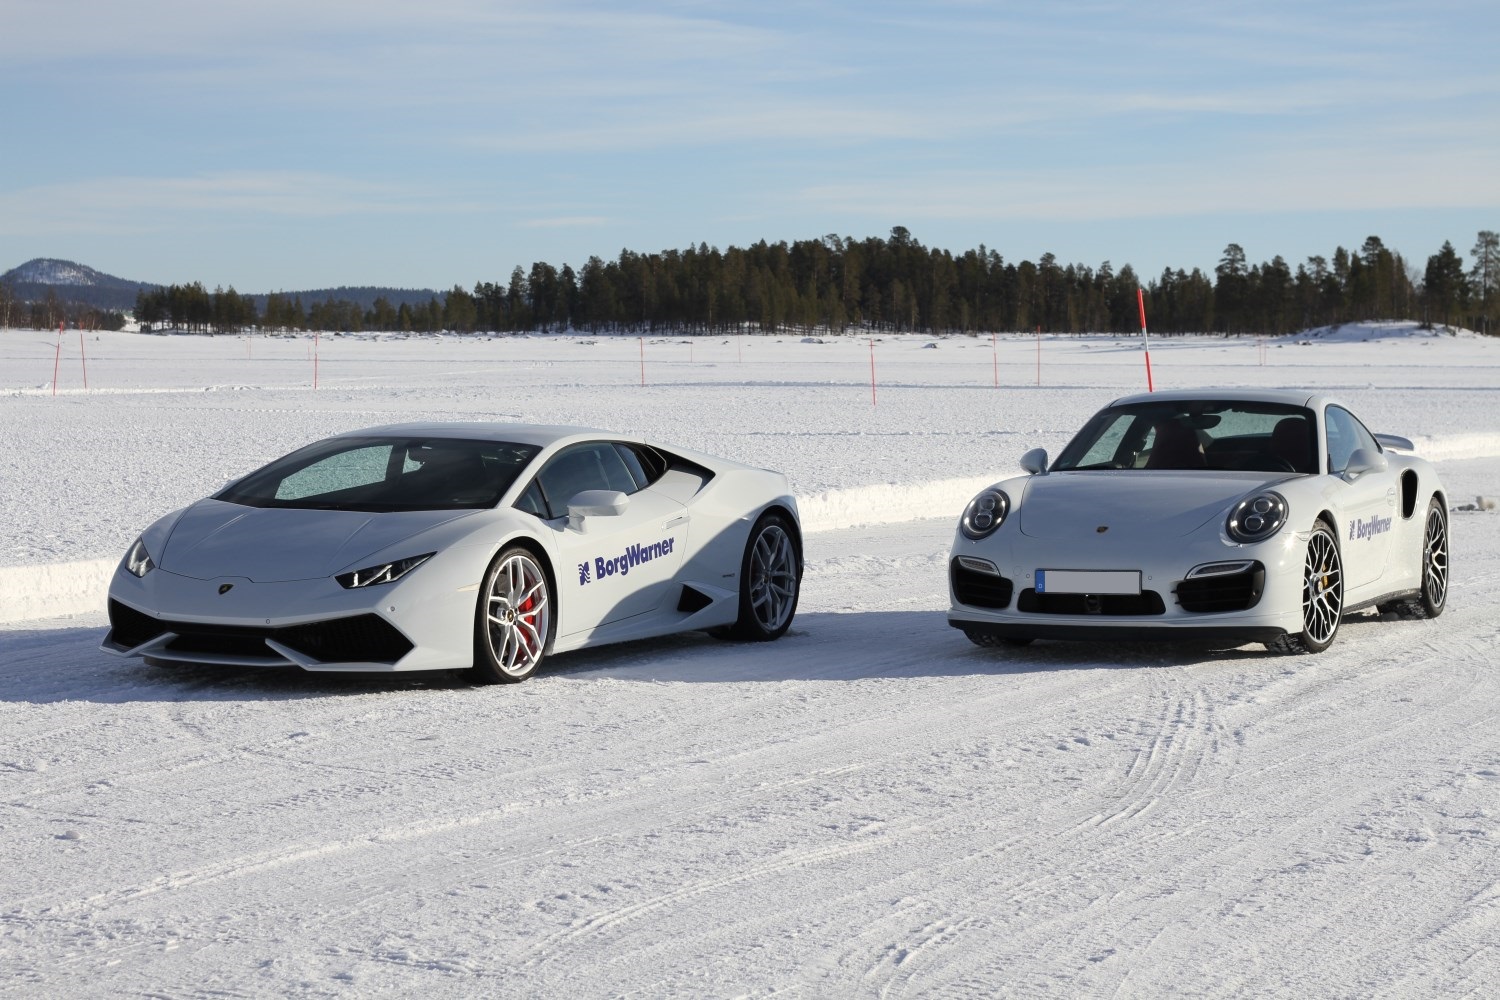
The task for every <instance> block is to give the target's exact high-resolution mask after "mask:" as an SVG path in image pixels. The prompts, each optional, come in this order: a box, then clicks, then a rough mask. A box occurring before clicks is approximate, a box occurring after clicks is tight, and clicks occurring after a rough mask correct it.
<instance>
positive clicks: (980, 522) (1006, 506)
mask: <svg viewBox="0 0 1500 1000" xmlns="http://www.w3.org/2000/svg"><path fill="white" fill-rule="evenodd" d="M1009 513H1010V497H1008V496H1006V495H1005V493H1004V492H1003V491H1001V490H996V489H988V490H985V491H984V492H983V493H981V494H979V495H978V496H977V497H975V498H974V499H973V500H970V501H969V506H967V507H965V508H964V516H963V518H962V519H960V520H959V522H958V528H959V530H960V531H962V532H963V533H964V537H965V538H972V539H974V540H975V541H978V540H979V539H981V538H988V537H989V536H990V535H992V534H994V533H995V529H996V528H998V527H1000V525H1002V524H1004V523H1005V516H1006V515H1007V514H1009Z"/></svg>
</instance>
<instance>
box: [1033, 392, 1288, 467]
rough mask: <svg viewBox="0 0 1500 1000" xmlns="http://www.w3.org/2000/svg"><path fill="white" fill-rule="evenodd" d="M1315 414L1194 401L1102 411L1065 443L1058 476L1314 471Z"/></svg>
mask: <svg viewBox="0 0 1500 1000" xmlns="http://www.w3.org/2000/svg"><path fill="white" fill-rule="evenodd" d="M1314 426H1315V422H1314V418H1313V412H1312V411H1311V410H1309V409H1307V408H1306V407H1302V406H1293V405H1289V404H1285V403H1263V402H1256V401H1254V400H1214V399H1193V400H1176V401H1171V402H1168V401H1156V400H1152V401H1150V402H1146V403H1136V404H1133V405H1130V406H1114V407H1110V408H1108V409H1105V410H1101V411H1100V412H1099V413H1097V414H1095V415H1094V417H1093V419H1092V420H1090V421H1089V422H1088V423H1087V424H1085V425H1084V427H1083V430H1081V431H1079V432H1078V435H1077V436H1076V437H1075V438H1073V440H1072V441H1070V442H1068V446H1067V447H1066V448H1064V449H1063V451H1062V454H1061V455H1059V456H1058V457H1057V461H1056V462H1054V463H1053V465H1052V469H1053V470H1054V471H1067V470H1070V469H1071V470H1085V469H1170V470H1178V471H1181V470H1194V469H1211V470H1216V471H1226V472H1245V471H1259V472H1295V473H1311V472H1315V471H1316V470H1317V438H1316V436H1315V431H1314Z"/></svg>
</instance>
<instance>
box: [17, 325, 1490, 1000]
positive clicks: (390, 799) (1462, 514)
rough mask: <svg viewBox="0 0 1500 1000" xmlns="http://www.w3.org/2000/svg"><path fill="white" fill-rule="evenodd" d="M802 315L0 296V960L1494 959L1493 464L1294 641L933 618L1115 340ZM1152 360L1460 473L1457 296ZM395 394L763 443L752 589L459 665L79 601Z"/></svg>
mask: <svg viewBox="0 0 1500 1000" xmlns="http://www.w3.org/2000/svg"><path fill="white" fill-rule="evenodd" d="M823 339H824V340H826V341H827V342H826V343H809V342H804V341H803V339H802V338H799V337H781V338H776V337H769V338H768V337H744V338H736V337H728V338H725V337H718V338H702V339H693V340H689V339H686V338H651V337H647V338H644V339H643V340H640V339H637V338H636V337H625V338H609V337H595V338H580V337H570V338H561V337H559V338H494V339H487V338H483V337H479V338H472V337H471V338H458V337H446V338H412V339H406V340H403V339H399V338H376V337H328V336H323V337H320V338H319V339H318V341H317V343H316V345H315V344H314V342H313V340H312V339H311V338H286V339H281V338H259V337H258V338H254V339H250V338H206V337H170V338H167V337H150V336H140V335H134V334H98V335H95V334H88V335H86V336H85V337H84V338H83V339H82V343H81V344H80V338H79V336H78V334H77V333H76V331H70V332H69V333H68V334H67V335H65V336H64V337H63V338H62V340H61V342H60V343H61V351H59V350H58V347H59V339H58V337H57V335H56V334H55V333H38V332H35V331H10V330H7V331H0V445H3V448H0V499H3V507H0V509H3V511H4V514H5V516H4V518H3V519H0V622H3V624H0V849H3V852H0V857H3V858H4V859H5V864H4V866H3V867H0V969H3V970H4V971H3V972H0V995H7V996H11V995H13V996H18V997H19V996H27V997H33V996H49V997H50V996H63V997H72V996H105V995H110V996H112V995H140V994H146V995H153V996H173V997H185V996H207V995H227V996H272V995H302V996H323V995H327V996H345V997H347V996H386V995H393V994H399V995H406V994H413V993H417V992H421V993H423V994H426V995H428V996H432V997H446V996H453V997H467V996H474V995H497V996H578V997H607V996H626V997H661V996H683V997H709V996H712V997H719V996H726V997H727V996H753V997H762V996H805V997H843V996H886V997H899V996H908V997H916V996H922V997H928V996H953V997H974V996H992V995H1007V994H1009V995H1017V996H1068V997H1072V996H1096V995H1116V996H1139V997H1153V996H1160V995H1174V994H1176V995H1181V994H1192V995H1221V996H1222V995H1268V996H1285V997H1303V996H1310V995H1316V996H1375V997H1409V996H1444V997H1447V996H1463V995H1475V996H1488V995H1491V993H1492V991H1493V989H1494V984H1495V983H1496V982H1500V950H1497V946H1496V944H1495V941H1496V940H1497V939H1500V850H1497V847H1500V844H1497V841H1500V673H1497V669H1500V668H1497V666H1496V663H1497V661H1500V625H1497V624H1496V609H1497V606H1500V513H1497V512H1495V511H1480V510H1474V509H1467V510H1465V509H1458V510H1455V512H1454V515H1453V522H1452V534H1453V543H1454V549H1455V558H1454V571H1453V589H1452V594H1451V597H1450V602H1449V608H1448V611H1447V613H1446V614H1445V615H1444V616H1443V617H1442V618H1441V619H1439V620H1438V621H1436V622H1399V621H1387V620H1380V619H1378V618H1376V617H1375V616H1356V617H1353V618H1351V619H1350V620H1349V621H1348V622H1347V623H1346V625H1345V628H1344V629H1343V630H1342V631H1341V632H1340V635H1339V638H1338V641H1337V642H1336V643H1335V645H1334V647H1333V648H1332V649H1331V650H1329V651H1328V652H1327V653H1325V654H1322V655H1320V656H1314V657H1274V656H1271V655H1269V654H1266V653H1265V652H1263V651H1262V650H1260V649H1259V647H1251V646H1247V647H1245V648H1243V649H1241V650H1236V651H1232V652H1228V653H1224V652H1210V651H1208V650H1206V649H1202V648H1197V647H1194V646H1191V645H1187V646H1153V645H1145V644H1141V645H1133V644H1112V645H1109V646H1104V647H1101V646H1092V645H1073V644H1062V643H1038V644H1036V645H1035V646H1033V647H1028V648H1026V649H1024V650H1005V651H990V650H980V649H977V648H975V647H973V646H971V645H970V644H969V643H968V642H967V641H966V640H964V638H963V637H962V635H960V634H959V633H958V632H956V631H954V630H953V629H950V628H948V627H947V625H946V622H945V619H944V615H943V611H944V610H945V608H946V584H945V581H944V575H943V564H944V557H945V555H946V552H947V547H948V543H949V540H950V535H951V531H952V525H953V520H954V518H955V516H956V514H957V512H958V510H959V508H960V507H961V506H962V504H963V502H964V501H965V500H966V499H967V498H968V496H969V495H970V494H971V493H972V492H973V490H974V488H975V487H976V486H978V485H981V484H983V483H985V482H988V481H990V480H992V479H995V478H998V477H999V476H1001V475H1002V474H1008V473H1009V472H1010V471H1011V470H1013V469H1014V468H1015V467H1016V459H1017V457H1018V456H1019V455H1020V454H1021V453H1022V452H1023V451H1025V450H1026V449H1027V448H1030V447H1032V446H1034V445H1041V446H1045V447H1047V448H1049V449H1051V450H1053V451H1054V452H1055V451H1056V449H1057V448H1058V447H1059V446H1060V445H1061V444H1062V443H1063V442H1064V441H1065V440H1066V439H1067V437H1068V436H1069V435H1070V434H1071V433H1072V432H1073V430H1075V429H1076V428H1077V426H1078V425H1079V424H1080V423H1081V422H1082V420H1083V419H1084V418H1085V417H1086V416H1087V415H1088V414H1089V413H1091V412H1092V411H1093V410H1094V409H1095V408H1097V407H1098V406H1099V405H1100V404H1102V403H1104V402H1106V401H1107V400H1108V399H1110V398H1113V397H1114V396H1117V395H1121V394H1124V393H1126V392H1134V391H1139V390H1140V389H1143V388H1144V384H1145V372H1144V367H1143V363H1142V358H1141V354H1140V350H1139V346H1140V345H1139V343H1138V341H1135V340H1132V339H1118V338H1113V337H1098V338H1078V339H1073V338H1067V339H1062V338H1059V339H1052V338H1043V339H1042V341H1041V342H1040V349H1039V348H1038V343H1037V341H1036V340H1035V339H1034V338H1030V337H1000V338H998V341H997V342H996V343H994V344H993V345H992V342H991V341H990V339H989V338H987V337H986V338H967V337H952V338H942V339H933V338H919V337H899V338H893V337H886V338H877V339H876V340H875V342H874V344H873V347H872V345H871V343H870V341H869V340H868V339H860V338H850V339H839V338H828V337H825V338H823ZM80 347H82V350H83V351H84V352H86V360H87V365H88V388H87V389H86V390H85V389H84V387H83V362H84V360H85V359H84V358H83V357H81V356H80ZM315 352H316V362H317V380H318V384H317V388H316V390H314V389H313V387H312V382H313V374H314V372H313V366H314V353H315ZM872 353H873V356H874V367H875V377H876V382H877V386H876V389H875V396H874V399H873V401H872V393H871V385H870V373H871V356H872ZM1038 357H1040V369H1039V370H1038ZM1151 360H1152V366H1153V376H1154V380H1155V384H1156V386H1157V387H1158V388H1168V387H1172V388H1175V387H1182V386H1195V385H1211V384H1212V385H1299V386H1318V387H1326V388H1330V389H1333V390H1336V391H1337V392H1338V393H1339V394H1341V395H1343V396H1344V397H1345V398H1346V399H1348V400H1349V401H1350V402H1351V403H1352V404H1353V405H1354V407H1355V409H1356V410H1357V411H1358V412H1360V413H1361V414H1363V415H1364V416H1365V417H1366V419H1367V420H1368V421H1369V422H1370V423H1371V424H1372V425H1374V429H1376V430H1381V431H1390V432H1393V433H1398V434H1404V435H1406V436H1408V437H1412V438H1413V439H1414V440H1415V441H1416V442H1417V443H1418V445H1419V447H1420V448H1421V450H1422V451H1423V453H1424V454H1426V455H1427V456H1428V457H1430V458H1433V459H1435V460H1436V461H1437V462H1438V465H1439V469H1440V471H1441V472H1442V473H1443V475H1444V476H1445V479H1446V482H1447V485H1448V487H1449V490H1450V493H1451V495H1452V497H1453V500H1454V502H1455V504H1456V505H1458V506H1459V507H1465V506H1467V507H1470V508H1472V507H1473V506H1474V500H1475V497H1476V496H1479V495H1486V496H1490V497H1494V496H1497V495H1500V405H1497V404H1500V342H1496V341H1494V340H1482V339H1480V338H1477V337H1474V336H1472V335H1458V336H1449V335H1446V334H1429V333H1424V332H1422V331H1418V330H1415V329H1413V328H1411V327H1410V326H1409V325H1386V326H1379V327H1345V328H1342V329H1340V330H1337V331H1321V332H1318V333H1312V334H1305V335H1302V336H1299V337H1293V338H1287V339H1285V340H1280V341H1267V342H1264V343H1257V342H1255V341H1253V340H1251V341H1247V340H1223V339H1219V338H1206V337H1205V338H1180V339H1171V340H1166V339H1158V340H1155V341H1153V343H1152V354H1151ZM54 365H56V366H57V368H58V371H59V378H58V380H57V386H56V394H55V395H54V393H53V389H54V387H53V384H52V382H53V378H52V376H53V369H54ZM643 368H644V382H645V384H644V385H642V370H643ZM997 378H998V381H999V383H1000V384H999V386H998V387H997V386H996V385H995V382H996V380H997ZM427 418H438V419H459V420H461V419H518V420H537V421H547V422H566V423H579V424H588V425H594V426H605V427H611V428H618V429H622V430H629V431H637V432H643V433H646V434H649V435H652V436H655V437H657V438H659V439H661V440H662V441H664V442H669V443H675V444H680V445H684V446H689V447H694V448H699V449H702V450H705V451H709V452H714V453H718V454H722V455H725V456H728V457H733V458H738V459H741V460H744V461H749V462H753V463H756V464H762V465H768V466H771V467H775V468H780V469H782V470H784V471H786V472H787V473H788V474H789V476H790V477H791V478H792V480H793V483H794V486H795V487H796V489H797V491H798V493H799V496H800V498H801V500H802V504H803V509H804V516H805V519H806V521H807V524H808V527H809V529H810V532H809V535H808V558H809V568H808V573H807V577H806V580H805V584H804V593H803V600H802V607H801V611H800V613H799V615H798V617H797V620H796V622H795V623H794V626H793V630H792V632H791V634H790V635H788V636H787V637H786V638H785V639H783V640H781V641H779V642H777V643H774V644H772V645H770V646H768V647H755V648H751V647H749V646H738V645H726V644H722V643H719V642H716V641H714V640H711V639H708V638H706V637H703V636H701V635H688V636H682V637H677V638H674V639H669V640H665V641H657V642H650V643H639V644H632V645H627V646H622V647H615V648H610V649H603V650H596V651H590V652H584V653H576V654H568V655H566V656H561V657H558V658H556V659H555V660H554V661H552V663H551V666H550V669H548V670H546V671H544V672H543V673H542V674H540V675H539V676H537V677H536V678H533V679H532V680H531V681H528V682H527V683H525V684H522V685H519V686H516V687H505V688H494V689H490V688H485V689H477V688H470V687H467V686H465V685H463V684H462V683H460V682H457V681H455V680H454V679H453V678H451V677H447V676H439V677H430V678H410V677H408V678H399V679H357V678H356V679H349V678H323V677H311V676H306V675H301V674H260V673H251V672H228V673H226V672H223V671H211V670H158V669H152V668H147V667H144V666H141V665H139V664H136V663H131V662H122V661H120V660H118V659H116V658H114V657H111V656H108V655H107V654H104V653H100V652H98V651H97V645H98V642H99V640H100V638H101V637H102V635H103V631H104V629H103V614H102V604H103V585H104V581H105V580H106V579H107V576H108V573H109V571H110V570H111V569H112V567H113V564H114V562H115V560H117V559H118V557H119V554H120V552H122V551H123V549H124V547H125V546H126V545H128V544H129V542H130V540H131V538H133V537H134V534H135V533H136V532H137V531H139V529H140V528H142V527H144V526H145V525H146V524H147V523H149V522H150V520H152V519H153V518H154V517H155V516H157V515H158V514H160V513H163V512H165V511H167V510H169V509H172V508H174V507H176V506H180V505H182V504H184V503H187V502H189V501H191V500H193V499H196V498H197V497H199V496H202V495H204V494H206V493H207V492H209V491H211V490H212V489H214V488H216V487H217V486H218V485H219V484H220V483H221V482H222V481H223V480H225V479H227V478H229V477H230V476H232V475H235V474H238V473H241V472H244V471H246V470H247V469H249V468H251V467H253V466H255V465H257V464H259V463H261V462H263V461H266V460H268V459H270V458H272V457H275V456H276V455H278V454H281V453H283V452H285V451H287V450H289V449H290V448H292V447H294V446H296V445H298V444H301V443H305V442H306V441H308V440H311V439H314V438H316V437H320V436H323V435H325V434H328V433H332V432H335V431H338V430H344V429H348V428H353V427H359V426H366V425H371V424H376V423H385V422H392V421H398V420H408V419H427ZM63 616H68V617H63Z"/></svg>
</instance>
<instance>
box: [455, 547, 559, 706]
mask: <svg viewBox="0 0 1500 1000" xmlns="http://www.w3.org/2000/svg"><path fill="white" fill-rule="evenodd" d="M551 641H552V588H551V586H550V584H549V583H548V582H547V571H546V570H545V569H543V568H542V565H541V563H540V562H539V561H538V560H537V557H536V556H535V555H534V554H532V552H531V551H530V550H528V549H525V548H522V547H520V546H513V547H511V548H508V549H505V550H504V551H502V552H501V553H500V554H499V555H498V556H496V557H495V561H494V562H492V563H490V568H489V570H488V571H487V572H486V573H485V574H484V583H483V584H482V585H481V586H480V589H479V607H478V609H477V611H476V612H475V618H474V667H473V669H472V670H471V671H470V675H471V677H472V679H473V680H475V681H477V682H479V683H481V684H514V683H515V682H517V681H524V680H525V679H526V678H528V677H530V676H531V675H532V674H534V673H536V668H537V667H538V666H540V665H541V662H542V657H543V656H544V655H545V654H546V652H547V646H548V644H549V643H550V642H551Z"/></svg>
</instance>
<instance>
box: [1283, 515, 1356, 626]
mask: <svg viewBox="0 0 1500 1000" xmlns="http://www.w3.org/2000/svg"><path fill="white" fill-rule="evenodd" d="M1343 614H1344V563H1343V559H1342V558H1341V557H1340V555H1339V543H1338V539H1337V538H1335V537H1334V534H1333V529H1332V528H1330V527H1329V526H1328V525H1327V523H1326V522H1324V521H1318V522H1316V523H1315V524H1314V525H1313V530H1312V537H1310V538H1309V539H1308V540H1307V558H1306V559H1305V560H1304V561H1303V566H1302V631H1301V632H1298V633H1295V634H1290V635H1284V636H1282V637H1280V638H1279V639H1276V640H1275V641H1273V642H1269V643H1267V644H1266V645H1267V646H1269V647H1270V648H1271V649H1274V650H1277V651H1278V652H1282V653H1321V652H1322V651H1323V650H1325V649H1327V648H1328V647H1329V646H1330V645H1332V644H1333V637H1334V635H1335V634H1337V633H1338V630H1339V621H1340V619H1342V617H1343Z"/></svg>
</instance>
